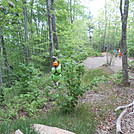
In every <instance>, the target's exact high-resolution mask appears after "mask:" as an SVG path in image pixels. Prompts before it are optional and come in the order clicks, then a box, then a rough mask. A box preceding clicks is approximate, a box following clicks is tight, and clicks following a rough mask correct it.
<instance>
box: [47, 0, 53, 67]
mask: <svg viewBox="0 0 134 134" xmlns="http://www.w3.org/2000/svg"><path fill="white" fill-rule="evenodd" d="M46 3H47V12H48V25H49V41H50V68H51V67H52V56H53V55H54V44H53V29H52V19H51V10H50V9H51V2H50V0H46Z"/></svg>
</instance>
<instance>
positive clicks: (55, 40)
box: [51, 0, 59, 50]
mask: <svg viewBox="0 0 134 134" xmlns="http://www.w3.org/2000/svg"><path fill="white" fill-rule="evenodd" d="M54 3H55V0H51V5H52V6H51V10H52V11H53V13H52V30H53V43H54V46H55V48H56V49H57V50H58V49H59V45H58V42H59V41H58V36H57V34H56V33H57V31H56V16H55V14H54V12H55V7H54Z"/></svg>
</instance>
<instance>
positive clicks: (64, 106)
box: [57, 59, 84, 112]
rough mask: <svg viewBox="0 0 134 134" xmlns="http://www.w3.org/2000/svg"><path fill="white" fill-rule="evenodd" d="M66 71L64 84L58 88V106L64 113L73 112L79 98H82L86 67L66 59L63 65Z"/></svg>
mask: <svg viewBox="0 0 134 134" xmlns="http://www.w3.org/2000/svg"><path fill="white" fill-rule="evenodd" d="M62 66H63V68H64V70H63V71H62V74H63V77H64V80H63V82H64V84H63V83H62V86H60V87H58V89H57V90H58V95H57V104H58V106H59V107H60V108H61V110H62V111H65V112H70V111H73V110H74V108H75V106H76V104H77V101H78V97H79V96H82V95H83V93H84V89H83V86H82V82H81V78H82V75H83V74H84V66H83V65H79V64H78V63H77V62H76V61H74V60H73V59H66V60H65V62H64V61H63V64H62Z"/></svg>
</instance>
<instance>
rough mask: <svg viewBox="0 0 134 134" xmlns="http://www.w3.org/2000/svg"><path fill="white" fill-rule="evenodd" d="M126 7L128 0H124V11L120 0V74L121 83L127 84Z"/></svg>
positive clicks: (127, 6) (127, 7)
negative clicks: (121, 77)
mask: <svg viewBox="0 0 134 134" xmlns="http://www.w3.org/2000/svg"><path fill="white" fill-rule="evenodd" d="M128 9H129V0H124V11H123V1H122V0H120V13H121V22H122V39H121V50H122V52H123V55H122V74H123V83H124V84H125V85H129V82H128V61H127V45H126V36H127V35H126V34H127V18H128Z"/></svg>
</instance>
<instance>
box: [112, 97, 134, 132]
mask: <svg viewBox="0 0 134 134" xmlns="http://www.w3.org/2000/svg"><path fill="white" fill-rule="evenodd" d="M130 106H133V112H131V113H130V114H133V113H134V100H133V102H132V103H130V104H128V105H125V106H119V107H117V108H116V109H115V111H117V110H119V109H123V108H125V109H124V110H123V111H122V112H121V114H120V116H119V117H118V119H117V122H116V134H123V132H122V131H121V119H122V117H123V116H124V115H125V114H126V113H127V108H128V107H130Z"/></svg>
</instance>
